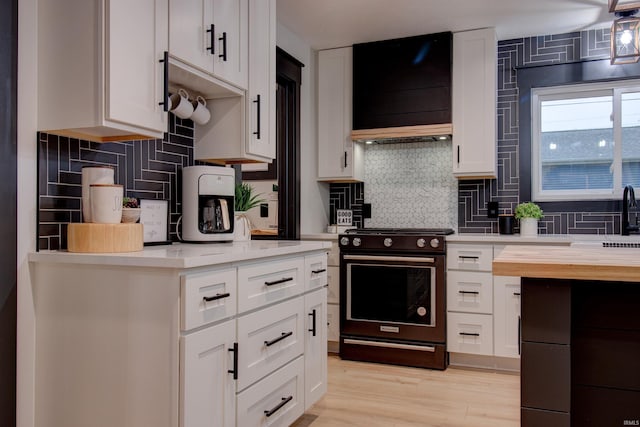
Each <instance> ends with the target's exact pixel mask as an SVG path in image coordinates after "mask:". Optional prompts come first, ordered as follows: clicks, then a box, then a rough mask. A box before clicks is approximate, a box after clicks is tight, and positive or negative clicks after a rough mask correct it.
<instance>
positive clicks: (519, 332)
mask: <svg viewBox="0 0 640 427" xmlns="http://www.w3.org/2000/svg"><path fill="white" fill-rule="evenodd" d="M521 332H522V322H521V321H520V316H518V354H520V344H521V342H522V340H521V339H520V334H521Z"/></svg>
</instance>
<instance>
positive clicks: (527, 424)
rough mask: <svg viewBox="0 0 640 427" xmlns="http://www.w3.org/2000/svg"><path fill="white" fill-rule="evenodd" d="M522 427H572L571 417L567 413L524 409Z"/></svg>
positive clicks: (521, 417) (521, 420) (521, 419)
mask: <svg viewBox="0 0 640 427" xmlns="http://www.w3.org/2000/svg"><path fill="white" fill-rule="evenodd" d="M520 426H521V427H570V426H571V416H570V415H569V414H567V413H566V412H553V411H544V410H541V409H530V408H522V410H521V411H520Z"/></svg>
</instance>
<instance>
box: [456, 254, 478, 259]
mask: <svg viewBox="0 0 640 427" xmlns="http://www.w3.org/2000/svg"><path fill="white" fill-rule="evenodd" d="M458 258H460V259H480V257H479V256H470V255H459V256H458Z"/></svg>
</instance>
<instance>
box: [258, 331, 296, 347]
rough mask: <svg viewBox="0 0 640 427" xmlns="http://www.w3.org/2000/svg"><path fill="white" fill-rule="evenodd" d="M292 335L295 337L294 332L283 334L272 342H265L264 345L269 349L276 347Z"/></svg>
mask: <svg viewBox="0 0 640 427" xmlns="http://www.w3.org/2000/svg"><path fill="white" fill-rule="evenodd" d="M291 335H293V332H283V333H282V335H280V336H279V337H278V338H274V339H272V340H271V341H265V342H264V345H266V346H267V347H270V346H272V345H274V344H275V343H277V342H279V341H282V340H283V339H285V338H287V337H290V336H291Z"/></svg>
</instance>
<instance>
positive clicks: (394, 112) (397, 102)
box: [351, 32, 453, 143]
mask: <svg viewBox="0 0 640 427" xmlns="http://www.w3.org/2000/svg"><path fill="white" fill-rule="evenodd" d="M452 46H453V35H452V33H451V32H445V33H437V34H427V35H422V36H415V37H406V38H402V39H393V40H383V41H378V42H372V43H361V44H356V45H354V46H353V130H352V133H351V139H352V140H354V141H374V142H378V143H393V142H417V141H439V140H450V139H451V134H452V132H453V127H452V124H451V61H452Z"/></svg>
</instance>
